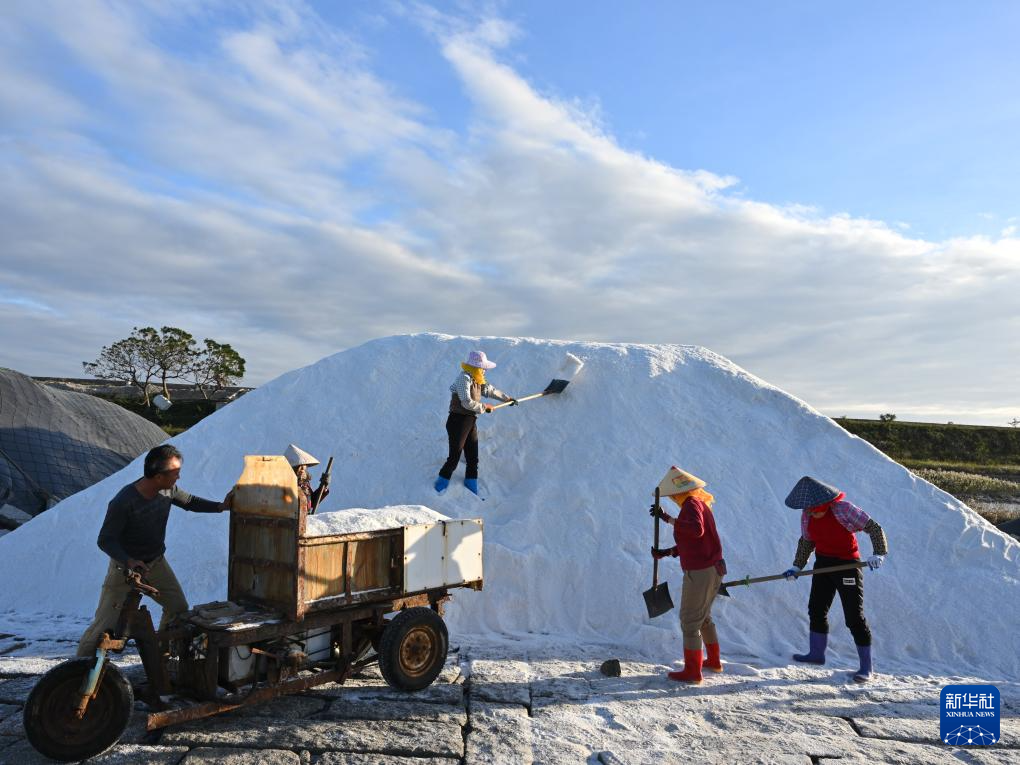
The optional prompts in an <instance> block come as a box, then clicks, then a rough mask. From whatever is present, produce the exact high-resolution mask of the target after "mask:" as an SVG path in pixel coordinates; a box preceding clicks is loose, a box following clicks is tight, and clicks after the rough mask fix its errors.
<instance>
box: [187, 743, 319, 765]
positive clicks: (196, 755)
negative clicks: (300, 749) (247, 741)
mask: <svg viewBox="0 0 1020 765" xmlns="http://www.w3.org/2000/svg"><path fill="white" fill-rule="evenodd" d="M181 765H301V757H300V756H299V755H297V754H296V753H295V752H288V751H286V750H283V749H225V748H219V747H206V746H200V747H198V748H197V749H192V750H191V751H190V752H188V755H187V756H186V757H185V758H184V759H183V760H181Z"/></svg>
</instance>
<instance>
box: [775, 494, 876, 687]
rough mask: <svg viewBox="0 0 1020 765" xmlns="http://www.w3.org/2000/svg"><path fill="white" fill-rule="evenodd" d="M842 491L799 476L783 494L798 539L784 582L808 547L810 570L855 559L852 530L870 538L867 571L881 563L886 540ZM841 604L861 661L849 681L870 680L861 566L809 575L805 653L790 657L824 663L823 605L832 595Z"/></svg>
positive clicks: (826, 627)
mask: <svg viewBox="0 0 1020 765" xmlns="http://www.w3.org/2000/svg"><path fill="white" fill-rule="evenodd" d="M845 496H846V495H845V494H844V493H843V492H841V491H840V490H839V489H837V488H835V487H833V486H829V485H828V484H827V483H822V482H821V481H819V480H817V479H815V478H812V477H811V476H804V477H803V478H801V479H800V480H799V481H798V482H797V485H796V486H794V487H793V490H792V491H791V492H790V495H789V496H788V497H787V498H786V506H787V507H790V508H793V509H794V510H800V511H801V514H800V541H799V542H798V543H797V553H796V556H795V558H794V561H793V567H792V568H789V569H787V570H786V571H784V572H783V574H784V576H786V578H787V580H788V581H791V582H792V581H795V580H796V578H797V574H798V573H799V572H800V571H802V570H803V569H804V566H806V565H807V561H808V556H810V555H811V552H812V550H813V551H814V553H815V568H827V567H830V566H839V565H841V564H846V563H848V562H852V561H859V560H860V559H861V556H860V553H859V552H858V549H857V538H856V537H855V536H854V534H856V533H857V532H858V531H866V532H867V533H868V536H870V537H871V557H870V558H868V568H869V569H871V570H872V571H874V570H876V569H877V568H878V567H879V566H881V565H882V561H883V560H885V556H886V555H887V554H888V549H889V546H888V543H887V541H886V538H885V532H884V531H883V530H882V527H881V526H879V525H878V523H877V522H876V521H875V520H874V519H872V518H871V517H870V516H869V515H868V514H867V513H865V512H864V511H863V510H861V509H860V508H859V507H857V506H856V505H854V504H852V503H851V502H846V501H845V500H844V497H845ZM837 592H838V593H839V600H840V603H842V605H843V618H844V619H845V620H846V626H847V627H849V628H850V633H851V634H852V635H853V637H854V643H856V644H857V653H858V655H859V657H860V660H861V666H860V669H858V670H857V672H855V673H854V680H855V681H856V682H858V683H866V682H867V681H868V680H870V679H871V629H870V628H869V627H868V622H867V620H865V618H864V577H863V575H862V574H861V569H859V568H856V569H849V570H845V571H832V572H828V573H825V574H816V575H815V576H813V577H811V595H810V596H809V597H808V620H809V622H810V625H811V627H810V629H811V633H810V635H809V642H810V648H809V650H808V652H807V653H797V654H794V655H793V658H794V659H795V660H796V661H802V662H806V663H808V664H824V663H825V648H826V645H827V643H828V639H829V619H828V613H829V608H830V607H831V606H832V600H833V598H835V596H836V593H837Z"/></svg>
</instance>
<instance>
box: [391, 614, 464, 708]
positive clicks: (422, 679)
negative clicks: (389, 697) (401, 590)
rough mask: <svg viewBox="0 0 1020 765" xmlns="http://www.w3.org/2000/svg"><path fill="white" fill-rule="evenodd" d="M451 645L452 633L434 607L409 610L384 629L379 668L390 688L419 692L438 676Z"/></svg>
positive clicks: (398, 615)
mask: <svg viewBox="0 0 1020 765" xmlns="http://www.w3.org/2000/svg"><path fill="white" fill-rule="evenodd" d="M449 646H450V638H449V634H448V633H447V631H446V625H445V624H444V623H443V619H442V617H440V616H439V614H437V613H436V612H435V611H433V610H432V609H431V608H409V609H407V610H406V611H401V612H400V613H399V614H397V615H396V616H395V617H394V618H393V619H391V620H390V622H389V624H387V625H386V629H385V630H383V634H382V640H380V642H379V669H380V670H382V676H383V678H384V679H385V680H386V682H387V684H388V685H389V686H390V687H391V688H396V689H397V690H401V691H420V690H421V689H422V688H425V687H426V686H428V685H430V684H431V683H432V681H433V680H435V679H436V677H438V676H439V673H440V672H441V671H442V669H443V665H444V664H445V663H446V651H447V649H448V648H449Z"/></svg>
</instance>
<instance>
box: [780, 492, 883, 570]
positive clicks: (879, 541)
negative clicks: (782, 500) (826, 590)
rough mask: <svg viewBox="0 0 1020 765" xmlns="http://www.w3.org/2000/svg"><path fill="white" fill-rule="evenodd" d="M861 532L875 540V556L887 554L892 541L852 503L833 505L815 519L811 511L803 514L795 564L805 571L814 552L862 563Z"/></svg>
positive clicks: (873, 543) (872, 520) (873, 545)
mask: <svg viewBox="0 0 1020 765" xmlns="http://www.w3.org/2000/svg"><path fill="white" fill-rule="evenodd" d="M859 531H864V532H866V533H867V534H868V536H869V537H870V538H871V548H872V552H873V553H874V554H875V555H885V554H886V553H887V552H888V542H887V540H886V537H885V532H884V531H883V530H882V527H881V526H879V525H878V522H877V521H875V520H874V519H873V518H871V517H870V516H869V515H868V514H867V513H866V512H864V511H863V510H861V509H860V508H859V507H857V505H855V504H853V503H852V502H847V501H845V500H841V501H837V502H833V503H831V504H830V505H829V506H828V508H827V512H826V513H825V514H824V515H822V516H821V517H819V518H815V517H813V516H812V515H811V513H810V512H809V511H808V510H805V511H803V512H802V513H801V517H800V540H799V541H798V543H797V553H796V555H795V556H794V560H793V565H794V566H796V567H797V568H804V566H806V565H807V561H808V557H809V556H810V555H811V552H812V551H816V553H817V554H818V555H825V556H827V557H830V558H842V559H844V560H858V559H859V558H860V555H859V554H858V550H857V540H856V538H855V537H854V535H855V534H856V533H857V532H859ZM816 548H817V549H816Z"/></svg>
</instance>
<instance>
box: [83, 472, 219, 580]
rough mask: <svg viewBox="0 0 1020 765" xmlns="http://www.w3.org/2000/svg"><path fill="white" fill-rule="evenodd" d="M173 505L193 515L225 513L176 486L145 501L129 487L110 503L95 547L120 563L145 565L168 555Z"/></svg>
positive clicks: (132, 485) (134, 489) (213, 504)
mask: <svg viewBox="0 0 1020 765" xmlns="http://www.w3.org/2000/svg"><path fill="white" fill-rule="evenodd" d="M172 504H173V505H177V506H178V507H181V508H184V509H185V510H190V511H191V512H194V513H218V512H221V511H222V510H223V507H222V505H220V503H219V502H213V501H211V500H208V499H202V498H201V497H195V496H192V495H191V494H188V492H186V491H184V490H183V489H178V488H177V487H176V486H175V487H174V488H172V489H168V490H164V491H161V492H159V493H158V494H156V496H155V497H153V498H152V499H146V498H145V497H143V496H142V495H141V493H139V491H138V489H137V488H135V485H134V484H133V483H129V484H128V485H127V486H125V487H124V488H123V489H121V490H120V491H119V492H117V496H115V497H114V498H113V499H112V500H110V504H109V506H108V507H107V508H106V520H104V521H103V527H102V528H101V529H100V530H99V539H98V540H96V544H98V545H99V549H101V550H102V551H103V552H105V553H106V554H107V555H109V556H110V557H111V558H113V559H114V560H117V561H120V562H121V563H127V561H128V559H130V558H134V559H135V560H140V561H143V562H145V563H149V562H151V561H153V560H155V559H156V558H158V557H159V556H160V555H162V554H163V553H165V552H166V524H167V520H168V519H169V518H170V505H172Z"/></svg>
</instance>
